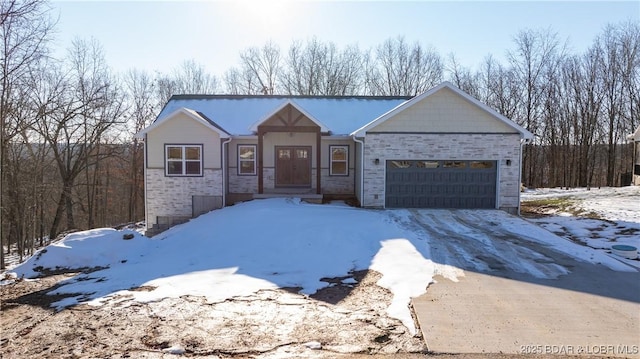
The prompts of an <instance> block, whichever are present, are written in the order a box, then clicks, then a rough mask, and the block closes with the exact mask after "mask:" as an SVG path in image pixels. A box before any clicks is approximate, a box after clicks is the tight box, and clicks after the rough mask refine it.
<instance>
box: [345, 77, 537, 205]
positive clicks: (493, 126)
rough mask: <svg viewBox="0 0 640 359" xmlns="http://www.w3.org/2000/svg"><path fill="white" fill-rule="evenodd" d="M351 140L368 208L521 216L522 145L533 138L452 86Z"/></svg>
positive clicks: (377, 122)
mask: <svg viewBox="0 0 640 359" xmlns="http://www.w3.org/2000/svg"><path fill="white" fill-rule="evenodd" d="M351 135H352V136H354V138H356V139H359V141H357V142H361V143H362V148H361V151H362V165H361V166H362V172H361V173H362V184H361V193H359V194H358V195H359V199H360V202H361V204H362V205H363V206H365V207H376V208H497V209H502V210H505V211H507V212H510V213H514V214H515V213H518V211H519V207H520V174H521V168H522V167H521V158H522V145H523V144H524V143H526V141H528V140H530V139H532V138H533V135H532V134H531V133H530V132H528V131H527V130H525V129H524V128H522V127H520V126H518V125H517V124H516V123H514V122H513V121H511V120H509V119H507V118H505V117H504V116H502V115H500V114H499V113H497V112H496V111H494V110H492V109H491V108H489V107H488V106H486V105H485V104H483V103H481V102H480V101H478V100H476V99H474V98H473V97H471V96H469V95H468V94H466V93H465V92H463V91H461V90H460V89H458V88H457V87H455V86H453V85H452V84H450V83H446V82H445V83H443V84H441V85H439V86H437V87H435V88H433V89H432V90H430V91H427V92H425V93H424V94H422V95H419V96H416V97H414V98H413V99H411V100H409V101H407V102H405V103H403V104H401V105H400V106H398V107H396V108H394V109H393V110H391V111H389V112H387V113H385V114H384V115H382V116H380V117H379V118H377V119H375V120H374V121H372V122H370V123H369V124H367V125H366V126H364V127H362V128H360V129H359V130H357V131H355V132H353V133H352V134H351Z"/></svg>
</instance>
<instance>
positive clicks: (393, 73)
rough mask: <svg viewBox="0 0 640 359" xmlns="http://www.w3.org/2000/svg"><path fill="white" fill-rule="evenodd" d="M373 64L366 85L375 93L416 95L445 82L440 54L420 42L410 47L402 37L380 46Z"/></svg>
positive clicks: (387, 41)
mask: <svg viewBox="0 0 640 359" xmlns="http://www.w3.org/2000/svg"><path fill="white" fill-rule="evenodd" d="M371 65H372V66H371V67H370V68H369V69H368V73H367V87H368V92H369V93H371V94H372V95H386V96H415V95H418V94H420V93H422V92H424V91H427V90H428V89H430V88H431V87H433V86H435V85H436V84H438V83H439V82H440V81H442V74H443V65H442V61H441V59H440V55H438V53H437V52H436V51H435V50H434V49H432V48H423V47H422V46H421V45H420V44H419V43H415V44H413V46H410V45H409V44H407V43H406V41H405V40H404V38H403V37H398V38H396V39H388V40H386V41H385V42H384V43H382V45H380V46H378V47H377V48H376V51H375V58H374V61H373V62H372V63H371Z"/></svg>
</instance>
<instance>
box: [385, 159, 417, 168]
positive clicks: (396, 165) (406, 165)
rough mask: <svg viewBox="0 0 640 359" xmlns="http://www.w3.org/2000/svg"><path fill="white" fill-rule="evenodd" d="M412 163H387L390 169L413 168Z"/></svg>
mask: <svg viewBox="0 0 640 359" xmlns="http://www.w3.org/2000/svg"><path fill="white" fill-rule="evenodd" d="M411 163H412V162H411V161H389V162H388V163H387V167H388V168H409V167H411Z"/></svg>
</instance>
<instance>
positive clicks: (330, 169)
mask: <svg viewBox="0 0 640 359" xmlns="http://www.w3.org/2000/svg"><path fill="white" fill-rule="evenodd" d="M336 147H338V148H344V149H345V151H346V156H345V159H344V160H334V159H333V149H334V148H336ZM334 162H344V163H345V170H346V172H345V173H333V163H334ZM329 176H339V177H348V176H349V145H329Z"/></svg>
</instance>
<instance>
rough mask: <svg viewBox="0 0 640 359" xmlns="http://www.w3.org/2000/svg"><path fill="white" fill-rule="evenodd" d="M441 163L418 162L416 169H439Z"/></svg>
mask: <svg viewBox="0 0 640 359" xmlns="http://www.w3.org/2000/svg"><path fill="white" fill-rule="evenodd" d="M439 166H440V163H439V162H438V161H417V162H416V167H418V168H438V167H439Z"/></svg>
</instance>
